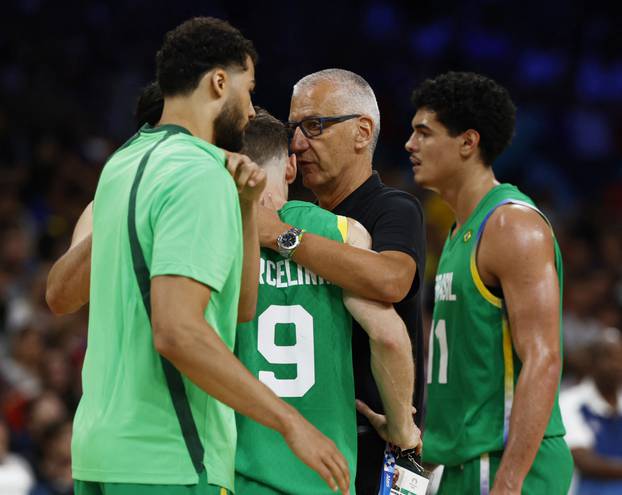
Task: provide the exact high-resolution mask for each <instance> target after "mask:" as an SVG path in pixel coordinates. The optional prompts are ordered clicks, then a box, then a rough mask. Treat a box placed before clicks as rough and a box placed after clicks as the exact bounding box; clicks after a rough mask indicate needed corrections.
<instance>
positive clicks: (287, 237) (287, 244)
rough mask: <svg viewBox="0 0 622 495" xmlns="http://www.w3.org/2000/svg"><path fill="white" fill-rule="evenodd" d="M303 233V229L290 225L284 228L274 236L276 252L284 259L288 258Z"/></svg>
mask: <svg viewBox="0 0 622 495" xmlns="http://www.w3.org/2000/svg"><path fill="white" fill-rule="evenodd" d="M303 234H304V230H303V229H299V228H298V227H292V228H291V229H288V230H286V231H285V232H283V233H282V234H280V235H279V236H278V237H277V238H276V245H277V251H278V253H279V254H280V255H281V256H282V257H283V258H285V259H290V258H291V257H292V256H293V255H294V252H295V251H296V249H297V248H298V246H300V242H301V240H302V236H303Z"/></svg>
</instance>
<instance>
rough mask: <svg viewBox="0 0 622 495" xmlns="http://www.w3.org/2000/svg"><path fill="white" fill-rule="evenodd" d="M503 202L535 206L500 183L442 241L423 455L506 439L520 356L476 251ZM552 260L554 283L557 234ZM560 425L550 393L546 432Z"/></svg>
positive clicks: (473, 450) (450, 461) (460, 457)
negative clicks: (479, 266)
mask: <svg viewBox="0 0 622 495" xmlns="http://www.w3.org/2000/svg"><path fill="white" fill-rule="evenodd" d="M508 203H513V204H521V205H524V206H527V207H529V208H532V209H534V210H535V211H538V210H537V209H536V207H535V206H534V203H533V201H531V199H530V198H529V197H527V196H526V195H524V194H523V193H521V192H520V191H519V190H518V189H517V188H516V187H514V186H512V185H510V184H501V185H499V186H497V187H494V188H493V189H491V190H490V191H489V192H488V194H486V196H484V198H482V200H481V201H480V202H479V204H478V205H477V207H476V208H475V210H474V211H473V213H471V215H470V216H469V218H468V220H467V221H466V222H465V223H464V225H462V226H461V227H460V228H459V229H458V230H457V231H456V232H455V234H454V235H453V236H451V234H450V236H449V237H448V238H447V240H446V241H445V246H444V248H443V253H442V255H441V259H440V261H439V265H438V270H437V275H436V284H435V291H434V292H435V296H434V301H435V302H434V316H433V321H432V330H431V332H430V342H429V355H428V371H427V375H428V414H427V421H426V432H425V438H424V460H425V461H427V462H431V463H438V464H445V465H447V466H455V465H459V464H462V463H464V462H466V461H467V460H469V459H473V458H474V457H478V456H480V455H481V454H484V453H487V452H495V451H500V450H503V448H504V445H505V442H506V441H507V435H508V428H509V421H510V412H511V409H512V402H513V398H514V389H515V387H516V382H517V379H518V374H519V372H520V369H521V362H520V360H519V358H518V356H517V355H516V352H515V351H514V348H513V345H512V338H511V331H512V330H511V328H510V326H509V322H508V319H507V312H506V308H505V306H504V301H503V299H501V298H499V297H497V296H495V295H494V294H492V293H491V292H490V291H489V290H488V289H487V288H486V286H485V285H484V284H483V282H482V280H481V278H480V276H479V273H478V271H477V266H476V258H475V256H476V250H477V245H478V242H479V240H480V237H481V235H482V232H483V231H484V226H485V224H486V222H487V220H488V219H489V218H490V215H491V214H492V213H493V212H494V211H495V209H496V208H498V207H499V206H501V205H504V204H508ZM538 212H539V211H538ZM540 214H541V213H540ZM555 264H556V266H557V273H558V277H559V286H560V291H561V290H562V288H563V286H562V278H563V273H562V260H561V254H560V251H559V246H558V245H557V241H555ZM560 313H561V303H560ZM560 316H561V315H560ZM560 321H561V320H560ZM561 339H562V329H561V326H560V342H561ZM564 433H565V432H564V427H563V424H562V420H561V416H560V412H559V406H558V404H557V399H556V400H555V405H554V407H553V412H552V415H551V419H550V421H549V424H548V426H547V429H546V433H545V436H547V437H550V436H556V435H563V434H564Z"/></svg>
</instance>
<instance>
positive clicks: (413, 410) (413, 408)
mask: <svg viewBox="0 0 622 495" xmlns="http://www.w3.org/2000/svg"><path fill="white" fill-rule="evenodd" d="M415 414H417V408H416V407H415V406H413V407H412V415H413V416H414V415H415Z"/></svg>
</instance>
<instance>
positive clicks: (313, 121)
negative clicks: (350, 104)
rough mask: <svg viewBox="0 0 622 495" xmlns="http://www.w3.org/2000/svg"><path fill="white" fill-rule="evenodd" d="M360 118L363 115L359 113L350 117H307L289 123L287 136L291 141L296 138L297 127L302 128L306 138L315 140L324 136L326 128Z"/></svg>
mask: <svg viewBox="0 0 622 495" xmlns="http://www.w3.org/2000/svg"><path fill="white" fill-rule="evenodd" d="M360 116H361V114H359V113H353V114H350V115H337V116H335V117H305V118H304V119H302V120H298V121H291V122H287V123H286V124H285V127H287V135H288V136H289V139H292V138H293V137H294V133H295V132H296V127H300V130H301V131H302V133H303V134H304V135H305V137H306V138H314V137H317V136H319V135H320V134H322V132H324V128H326V127H330V126H331V125H333V124H338V123H339V122H345V121H346V120H350V119H355V118H356V117H360Z"/></svg>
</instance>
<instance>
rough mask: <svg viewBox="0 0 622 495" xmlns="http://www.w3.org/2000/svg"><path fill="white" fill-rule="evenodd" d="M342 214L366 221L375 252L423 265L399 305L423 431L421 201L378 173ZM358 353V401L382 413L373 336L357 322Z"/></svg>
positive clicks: (342, 206)
mask: <svg viewBox="0 0 622 495" xmlns="http://www.w3.org/2000/svg"><path fill="white" fill-rule="evenodd" d="M332 211H333V213H335V214H337V215H343V216H346V217H350V218H353V219H355V220H357V221H358V222H360V223H361V224H362V225H363V226H364V227H365V228H366V229H367V231H368V232H369V233H370V234H371V237H372V249H373V250H374V251H377V252H381V251H401V252H403V253H406V254H408V255H409V256H412V258H413V259H414V260H415V262H416V263H417V274H416V275H415V279H414V281H413V285H412V287H411V288H410V291H409V292H408V294H407V296H406V297H405V298H404V300H402V301H401V302H399V303H397V304H395V309H396V310H397V312H398V314H399V315H400V316H401V317H402V319H403V320H404V323H405V324H406V327H407V328H408V333H409V335H410V340H411V342H412V345H413V356H414V358H415V394H414V397H413V404H414V405H415V407H416V408H417V416H416V418H415V420H416V423H417V425H418V426H419V427H422V426H423V425H422V424H421V420H422V415H423V392H424V386H425V376H424V367H423V326H422V301H421V296H422V292H423V291H422V288H423V284H424V282H423V276H424V272H425V246H426V243H425V222H424V218H423V209H422V208H421V204H420V203H419V201H418V200H417V199H416V198H415V197H414V196H412V195H411V194H409V193H407V192H405V191H400V190H399V189H395V188H393V187H389V186H386V185H384V184H383V183H382V182H381V180H380V176H379V175H378V173H377V172H375V171H374V172H373V174H372V176H371V177H370V178H369V179H367V180H366V181H365V182H364V183H363V184H362V185H361V186H360V187H359V188H358V189H356V190H355V191H354V192H353V193H352V194H350V195H349V196H348V197H347V198H346V199H344V200H343V201H342V202H341V203H340V204H339V205H337V206H336V207H335V208H334V209H333V210H332ZM352 355H353V360H354V381H355V388H356V397H357V398H359V399H361V400H362V401H364V402H366V403H367V404H368V405H369V406H370V407H371V408H372V409H373V410H374V411H381V410H382V402H381V400H380V395H379V393H378V388H377V387H376V383H375V382H374V378H373V376H372V373H371V367H370V350H369V338H368V337H367V334H366V333H365V331H364V330H363V329H361V328H360V326H359V325H358V323H357V322H355V321H354V322H353V330H352ZM358 423H359V425H368V424H369V423H368V421H367V419H366V418H365V417H364V416H362V415H360V414H359V415H358Z"/></svg>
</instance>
